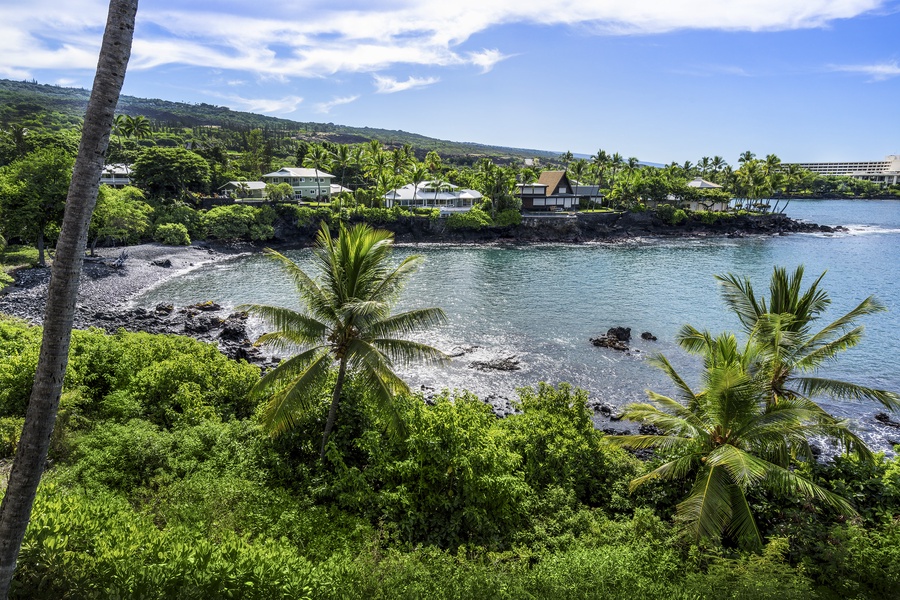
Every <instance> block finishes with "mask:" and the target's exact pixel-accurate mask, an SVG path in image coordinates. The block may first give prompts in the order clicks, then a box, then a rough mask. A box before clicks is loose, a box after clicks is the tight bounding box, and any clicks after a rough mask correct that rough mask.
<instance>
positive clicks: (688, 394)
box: [647, 354, 697, 402]
mask: <svg viewBox="0 0 900 600" xmlns="http://www.w3.org/2000/svg"><path fill="white" fill-rule="evenodd" d="M647 362H648V363H650V364H651V365H653V366H655V367H657V368H659V369H661V370H662V371H663V372H664V373H665V374H666V375H668V377H669V379H671V380H672V383H674V384H675V387H676V388H678V390H679V391H680V392H681V397H682V398H683V399H684V400H685V401H686V402H687V401H692V400H694V399H695V398H696V397H697V395H696V394H695V393H694V391H693V390H692V389H691V386H689V385H688V384H687V383H685V381H684V379H682V378H681V375H679V374H678V371H676V370H675V367H673V366H672V363H670V362H669V359H668V358H666V357H665V356H664V355H662V354H654V355H653V356H652V357H651V358H650V359H649V360H648V361H647Z"/></svg>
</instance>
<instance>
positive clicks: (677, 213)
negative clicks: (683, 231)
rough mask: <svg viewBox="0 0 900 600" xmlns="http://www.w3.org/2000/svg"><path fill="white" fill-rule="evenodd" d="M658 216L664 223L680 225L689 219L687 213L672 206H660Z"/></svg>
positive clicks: (657, 208)
mask: <svg viewBox="0 0 900 600" xmlns="http://www.w3.org/2000/svg"><path fill="white" fill-rule="evenodd" d="M656 216H657V217H659V219H660V220H661V221H663V222H664V223H668V224H669V225H678V224H679V223H681V222H682V221H684V220H685V219H687V213H685V212H684V210H682V209H680V208H676V207H675V206H674V205H672V204H660V205H658V206H657V207H656Z"/></svg>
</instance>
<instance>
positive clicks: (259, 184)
mask: <svg viewBox="0 0 900 600" xmlns="http://www.w3.org/2000/svg"><path fill="white" fill-rule="evenodd" d="M228 186H231V187H234V188H239V187H243V188H245V189H247V190H264V189H266V182H265V181H229V182H228V183H226V184H225V185H223V186H222V187H220V188H219V189H220V190H221V189H222V188H225V187H228Z"/></svg>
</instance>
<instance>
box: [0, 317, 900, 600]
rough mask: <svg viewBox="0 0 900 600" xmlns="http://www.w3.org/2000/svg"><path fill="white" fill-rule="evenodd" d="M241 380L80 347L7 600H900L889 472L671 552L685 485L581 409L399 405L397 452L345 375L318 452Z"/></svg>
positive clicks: (856, 474) (10, 383) (206, 351)
mask: <svg viewBox="0 0 900 600" xmlns="http://www.w3.org/2000/svg"><path fill="white" fill-rule="evenodd" d="M39 335H40V331H39V330H38V329H37V328H34V327H28V326H26V325H24V324H22V323H20V322H15V321H3V322H0V345H2V347H3V352H2V353H0V357H2V358H0V390H2V392H0V415H2V418H0V434H2V436H3V437H2V439H0V449H2V450H3V453H4V455H5V456H7V457H8V456H10V455H11V453H12V452H13V451H14V449H15V443H16V432H17V428H18V427H19V426H20V425H21V419H22V414H23V409H24V402H25V398H26V397H27V393H28V389H29V387H30V380H29V373H33V369H34V364H35V361H36V359H37V347H38V343H39ZM258 377H259V373H258V370H257V369H256V368H255V367H252V366H248V365H246V364H243V363H236V362H233V361H230V360H228V359H226V358H224V357H222V356H221V355H220V354H219V353H218V352H217V351H216V350H215V349H214V348H212V347H210V346H207V345H204V344H202V343H199V342H196V341H194V340H190V339H186V338H177V337H171V336H153V335H148V334H131V333H124V332H121V333H119V334H116V335H113V336H110V335H106V334H103V333H100V332H98V331H87V332H75V336H74V340H73V350H72V360H71V362H70V370H69V373H68V375H67V378H66V385H65V393H64V396H63V402H62V410H61V413H60V421H59V424H58V426H57V431H56V433H55V434H54V439H53V444H52V451H51V464H52V465H53V466H52V468H51V469H50V470H49V471H48V472H47V474H46V476H45V482H44V484H43V485H42V487H41V490H40V492H39V495H38V501H37V503H36V505H35V509H34V516H33V519H32V523H31V526H30V528H29V530H28V535H27V537H26V541H25V545H24V546H23V549H22V554H21V556H20V560H19V569H18V571H17V578H16V588H15V594H16V596H17V597H29V598H59V597H64V596H65V597H88V596H100V597H142V598H173V597H204V598H225V597H244V598H278V597H284V598H297V597H307V596H308V597H316V598H319V597H325V598H328V597H335V598H344V597H409V598H413V597H436V598H466V597H483V596H487V595H497V596H498V597H506V598H534V597H562V598H592V597H597V595H598V594H600V595H605V596H609V597H622V598H631V597H634V598H647V597H651V598H661V597H673V598H695V597H723V598H725V597H727V598H780V597H784V598H808V597H822V598H837V597H858V598H868V597H877V596H881V597H884V598H889V597H896V590H897V589H900V571H898V570H897V565H898V564H900V563H898V559H900V556H897V552H898V548H900V545H898V542H900V525H898V522H897V520H896V519H897V515H898V510H900V463H898V462H897V461H896V460H886V459H884V457H881V456H878V457H876V458H875V460H874V461H872V462H861V461H860V460H859V459H853V458H840V457H839V458H837V459H835V461H833V462H831V463H829V464H827V465H817V464H815V463H806V464H805V466H803V467H802V468H803V469H804V473H806V474H807V476H808V477H810V478H813V479H814V480H815V481H816V482H817V483H818V484H819V485H822V486H823V487H825V488H827V489H829V490H831V491H833V492H835V493H838V494H842V495H845V496H846V497H848V498H849V499H850V500H851V501H852V502H853V503H854V505H855V506H856V509H857V511H858V513H859V515H860V516H859V517H856V518H854V519H852V520H844V519H842V518H841V517H840V515H839V514H837V513H834V512H832V511H830V510H827V509H823V508H820V509H817V508H815V507H814V505H810V504H808V503H807V502H805V501H803V500H800V499H793V500H792V499H790V498H787V499H785V498H776V497H772V496H770V495H769V494H768V493H766V492H765V491H763V490H754V491H752V492H751V494H750V501H751V503H752V504H753V506H754V510H755V511H756V513H757V515H758V520H759V523H760V528H761V530H762V532H763V534H764V536H765V540H766V545H765V548H764V550H763V551H762V553H760V554H752V553H743V552H740V551H738V550H736V549H735V548H733V547H731V546H730V545H729V544H727V543H726V544H725V545H719V544H717V543H705V544H702V545H700V546H697V545H694V544H692V543H691V542H690V541H688V540H686V539H684V538H681V537H680V536H679V535H678V534H677V532H678V530H677V528H676V527H674V526H673V525H672V524H671V521H670V515H671V514H672V511H673V510H674V507H675V504H676V503H677V502H678V501H679V500H680V498H681V495H682V494H683V492H684V489H683V488H679V487H677V486H676V487H672V486H668V485H663V484H661V483H652V484H649V485H648V486H645V487H644V488H643V489H641V490H640V491H639V492H636V493H635V494H629V493H628V482H629V481H630V480H632V479H633V478H635V477H636V476H639V475H641V474H643V473H646V472H648V470H649V469H651V468H654V466H657V465H658V463H657V462H656V461H650V462H649V463H642V462H641V461H638V460H637V459H635V458H634V457H632V456H631V455H629V454H627V453H625V452H624V451H622V450H618V449H616V448H614V447H612V446H609V445H606V444H604V443H603V440H604V436H603V434H602V433H600V432H598V431H596V430H595V429H594V427H593V424H592V422H591V419H590V414H589V412H588V410H587V409H586V408H585V407H584V401H585V400H586V398H585V396H584V394H583V393H581V392H577V391H575V390H572V389H570V388H568V387H567V386H564V385H563V386H559V387H552V386H547V385H541V386H539V387H538V388H536V389H524V390H522V391H521V392H520V399H519V402H520V409H521V412H520V414H517V415H514V416H512V417H509V418H507V419H503V420H498V419H497V418H495V417H494V416H493V414H492V413H491V412H490V409H489V408H488V407H487V406H486V405H485V404H483V403H481V402H480V401H478V400H477V399H476V398H474V397H472V396H470V395H468V394H461V395H457V396H455V397H452V398H451V397H450V396H448V395H447V394H446V393H445V394H443V395H441V396H439V397H437V398H435V399H434V400H432V401H431V402H429V403H424V402H422V399H421V398H417V397H415V396H402V397H399V398H398V402H397V408H398V410H399V411H400V413H401V415H402V419H403V421H404V422H405V423H406V425H407V427H408V435H407V436H405V437H396V436H385V435H384V434H383V431H384V425H385V424H384V422H383V419H384V414H383V413H382V412H380V411H378V410H376V409H375V405H374V404H373V403H372V402H371V401H370V396H369V392H368V391H367V387H366V386H365V385H362V384H361V382H360V381H359V380H358V379H355V378H352V377H351V378H350V379H349V381H348V383H347V385H346V386H345V388H344V392H343V398H342V403H341V405H340V409H339V410H340V413H339V416H338V419H337V421H336V425H335V429H334V433H333V435H332V437H331V440H330V442H329V450H328V453H327V459H326V461H325V462H324V463H323V462H322V461H320V460H319V452H318V442H319V440H320V437H321V430H322V424H323V422H324V420H325V417H326V412H327V410H328V406H329V405H330V397H329V396H330V395H329V394H328V392H327V389H328V383H326V384H325V385H324V386H323V392H322V393H321V394H319V395H318V396H317V398H318V399H317V400H316V401H315V403H314V406H313V410H311V411H310V412H309V413H308V414H306V415H305V416H304V417H303V418H302V419H300V420H298V422H297V423H296V427H295V428H294V429H293V430H292V431H291V432H290V433H288V434H285V435H283V436H279V437H275V438H273V437H270V436H269V435H267V434H265V433H264V432H263V431H262V429H261V425H260V406H259V405H256V404H255V403H253V402H251V401H249V400H248V398H249V397H250V396H249V391H250V389H251V388H252V386H253V385H254V384H255V382H256V381H257V380H258Z"/></svg>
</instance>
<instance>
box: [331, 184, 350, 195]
mask: <svg viewBox="0 0 900 600" xmlns="http://www.w3.org/2000/svg"><path fill="white" fill-rule="evenodd" d="M352 191H353V190H351V189H350V188H345V187H344V186H342V185H341V184H339V183H332V184H331V193H332V194H340V193H342V192H352Z"/></svg>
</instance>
